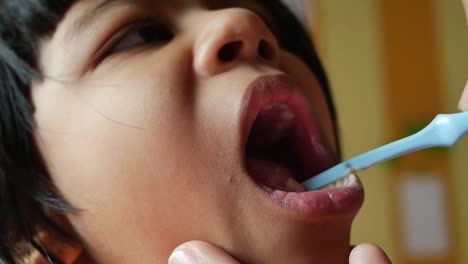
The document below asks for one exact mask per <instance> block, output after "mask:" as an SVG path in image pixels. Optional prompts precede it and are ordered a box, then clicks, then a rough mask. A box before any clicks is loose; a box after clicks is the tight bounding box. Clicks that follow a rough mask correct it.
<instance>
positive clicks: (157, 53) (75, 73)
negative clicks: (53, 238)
mask: <svg viewBox="0 0 468 264" xmlns="http://www.w3.org/2000/svg"><path fill="white" fill-rule="evenodd" d="M107 2H114V3H112V4H109V5H103V6H105V7H103V8H102V9H101V10H100V11H99V12H97V13H96V14H97V15H95V16H89V15H85V14H88V13H89V12H90V10H91V9H94V8H95V7H96V6H97V5H99V3H101V1H94V0H89V1H79V2H78V3H77V4H75V5H74V6H73V8H72V9H71V10H70V11H69V12H68V13H67V15H66V17H65V19H64V20H63V21H62V23H61V24H60V25H59V27H58V30H57V32H56V33H55V34H54V35H53V36H52V37H51V38H50V39H48V40H46V41H44V42H43V45H42V46H41V55H40V63H41V67H42V68H43V70H44V72H45V74H46V76H49V77H50V78H47V79H46V80H45V81H43V82H42V83H38V84H37V85H35V87H33V100H34V103H35V105H36V114H35V118H36V120H37V124H38V129H37V133H36V135H37V136H36V138H37V141H38V143H39V147H40V149H41V151H42V153H43V156H44V159H45V161H46V163H47V166H48V168H49V170H50V175H51V177H52V180H53V181H54V182H55V184H56V185H57V187H58V188H59V190H60V191H61V192H62V193H63V195H64V196H65V198H66V199H67V200H68V201H69V202H71V203H72V204H73V205H75V206H76V207H78V208H80V209H82V211H80V212H79V213H77V214H71V215H68V216H67V218H68V220H69V221H70V223H71V224H72V226H73V227H74V228H75V229H76V232H77V233H78V235H79V236H80V238H81V239H82V240H83V241H84V244H85V246H86V247H87V249H88V250H89V252H90V254H91V255H92V256H93V257H94V258H95V259H96V260H97V261H100V262H102V263H164V262H165V261H166V258H167V256H168V255H169V253H170V252H171V251H172V250H173V249H174V248H175V247H176V246H177V245H178V244H180V243H182V242H185V241H188V240H194V239H198V240H204V241H207V242H211V243H214V244H216V245H218V246H220V247H222V248H224V249H225V250H227V251H228V252H230V253H231V254H233V255H235V256H236V257H238V258H240V259H241V260H243V261H248V262H252V263H265V262H268V263H274V262H275V261H277V262H278V263H285V257H287V258H288V259H289V260H291V258H292V259H296V260H297V262H296V263H311V262H310V261H311V260H314V258H322V259H328V260H330V261H343V260H344V259H345V258H346V255H347V250H348V245H349V244H348V243H349V231H350V226H351V222H352V219H353V217H354V216H355V214H356V213H357V211H358V209H359V207H360V205H361V203H362V199H363V192H362V188H361V186H360V185H359V183H355V184H354V185H353V186H350V187H346V188H339V189H331V190H326V191H321V192H314V193H296V192H287V190H292V189H290V188H298V185H297V184H292V185H293V186H296V187H284V186H283V185H287V184H286V180H287V179H288V178H290V177H289V176H290V175H294V176H295V177H297V178H299V176H298V174H303V175H302V176H312V175H314V174H316V173H317V172H318V171H320V170H323V169H324V168H325V167H330V166H331V165H333V164H334V163H336V162H337V158H336V155H335V144H336V143H335V142H334V141H333V138H334V136H333V129H332V122H331V120H330V114H329V112H328V110H327V109H328V108H327V103H326V100H325V97H324V95H323V92H322V88H321V87H320V86H319V84H318V82H317V80H316V79H315V77H314V74H313V73H311V72H310V71H309V69H308V68H307V67H306V65H305V64H304V63H303V62H302V61H301V60H300V59H298V58H297V57H295V56H293V55H292V54H290V53H288V52H286V51H285V50H281V49H280V48H279V47H278V46H279V45H278V43H277V42H276V40H275V37H274V35H273V33H272V32H271V31H270V29H269V28H268V27H267V26H266V25H265V23H264V22H263V21H262V19H261V18H260V16H258V15H257V14H260V15H262V16H265V17H266V19H272V18H271V17H270V18H268V16H269V14H268V13H267V12H266V10H265V9H263V8H262V7H261V6H260V5H259V4H256V3H255V1H253V0H238V1H232V0H229V1H220V0H213V1H205V0H204V1H201V0H177V1H174V0H167V1H163V0H161V1H149V0H148V1H145V0H142V1H135V0H132V1H107ZM233 6H236V7H241V8H228V7H233ZM135 21H140V22H135ZM129 25H130V26H129ZM300 90H303V91H305V90H307V93H308V98H309V99H308V101H306V102H307V104H304V102H305V101H304V100H303V99H304V98H305V97H303V96H302V95H301V94H302V93H301V92H300ZM279 102H281V103H283V105H287V107H286V110H285V109H283V108H281V107H280V106H278V103H279ZM273 103H276V105H274V106H273V107H265V106H267V105H271V104H273ZM268 108H270V109H268ZM259 112H260V114H259ZM257 115H259V117H260V119H262V120H263V123H262V122H256V124H255V125H253V126H252V123H253V121H254V119H255V117H256V116H257ZM279 122H283V123H282V124H280V123H279ZM260 123H262V124H260ZM281 126H283V129H281V128H277V129H275V128H274V127H281ZM251 127H253V128H251ZM284 127H286V128H289V129H286V128H284ZM252 131H256V132H255V133H256V134H257V135H256V136H253V134H255V133H251V132H252ZM274 133H279V134H281V133H282V134H283V136H284V137H283V140H280V139H279V138H282V137H280V136H272V134H274ZM293 134H294V135H293ZM247 138H250V140H247ZM247 141H248V143H247ZM280 141H282V142H283V143H282V144H283V145H285V146H282V147H281V146H280V145H281V142H280ZM246 149H248V151H246ZM281 153H283V155H280V154H281ZM268 160H269V161H268ZM247 163H248V164H249V165H248V166H246V164H247ZM286 163H288V164H287V165H286ZM280 164H284V165H280ZM247 167H248V168H247ZM288 168H295V171H292V169H288ZM275 175H276V176H275ZM266 178H270V180H269V182H268V183H267V180H266ZM253 179H255V180H256V183H255V182H254V180H253ZM272 179H273V180H272ZM272 181H276V182H275V183H272ZM290 181H291V179H290ZM297 181H300V179H297ZM265 185H267V186H270V187H272V188H274V189H283V190H286V191H272V190H269V189H268V188H265ZM289 185H290V186H291V184H289ZM262 186H263V187H262ZM281 186H283V187H281ZM295 190H298V189H295ZM334 263H336V262H334Z"/></svg>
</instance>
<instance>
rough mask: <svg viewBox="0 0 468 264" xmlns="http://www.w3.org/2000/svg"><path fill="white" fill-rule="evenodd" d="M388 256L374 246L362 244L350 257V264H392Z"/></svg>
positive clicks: (355, 248)
mask: <svg viewBox="0 0 468 264" xmlns="http://www.w3.org/2000/svg"><path fill="white" fill-rule="evenodd" d="M391 263H392V262H391V261H390V259H389V258H388V257H387V254H385V252H384V251H383V250H382V249H381V248H380V247H378V246H376V245H374V244H360V245H357V246H356V247H354V248H353V250H352V251H351V254H350V255H349V264H391Z"/></svg>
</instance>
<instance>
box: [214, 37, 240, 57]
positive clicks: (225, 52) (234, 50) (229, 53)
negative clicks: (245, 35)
mask: <svg viewBox="0 0 468 264" xmlns="http://www.w3.org/2000/svg"><path fill="white" fill-rule="evenodd" d="M242 45H243V43H242V41H240V40H238V41H233V42H230V43H228V44H225V45H224V46H223V47H222V48H221V49H220V50H219V52H218V58H219V59H220V60H221V61H222V62H230V61H232V60H234V59H235V58H236V57H237V56H238V55H239V53H240V52H241V49H242Z"/></svg>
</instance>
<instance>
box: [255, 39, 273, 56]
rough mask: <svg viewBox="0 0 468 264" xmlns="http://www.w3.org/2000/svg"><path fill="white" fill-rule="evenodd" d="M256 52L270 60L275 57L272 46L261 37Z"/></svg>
mask: <svg viewBox="0 0 468 264" xmlns="http://www.w3.org/2000/svg"><path fill="white" fill-rule="evenodd" d="M258 53H259V54H260V56H261V57H262V58H263V59H265V60H269V61H272V60H273V59H274V57H275V50H274V48H273V47H272V46H271V45H270V43H268V42H267V41H266V40H263V39H262V40H261V41H260V43H259V44H258Z"/></svg>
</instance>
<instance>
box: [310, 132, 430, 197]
mask: <svg viewBox="0 0 468 264" xmlns="http://www.w3.org/2000/svg"><path fill="white" fill-rule="evenodd" d="M423 131H424V130H422V131H420V132H418V133H416V134H414V135H412V136H409V137H406V138H403V139H400V140H397V141H394V142H392V143H389V144H387V145H384V146H382V147H379V148H376V149H374V150H371V151H369V152H366V153H364V154H361V155H359V156H357V157H354V158H352V159H350V160H348V161H345V162H342V163H340V164H338V165H336V166H334V167H332V168H330V169H328V170H326V171H324V172H322V173H320V174H318V175H317V176H314V177H313V178H310V179H308V180H307V181H305V182H303V183H302V185H303V186H304V188H305V189H306V190H316V189H320V188H322V187H325V186H326V185H328V184H330V183H332V182H334V181H337V180H339V179H341V178H343V177H345V176H347V175H349V174H350V173H352V172H353V171H359V170H363V169H366V168H369V167H371V166H372V165H375V164H376V163H379V162H382V161H386V160H390V159H393V158H396V157H399V156H401V155H404V154H406V153H409V152H413V151H417V150H420V149H423V148H425V146H427V144H425V143H427V142H425V140H424V138H425V137H421V134H420V133H427V132H423ZM402 148H405V151H403V152H402Z"/></svg>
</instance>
